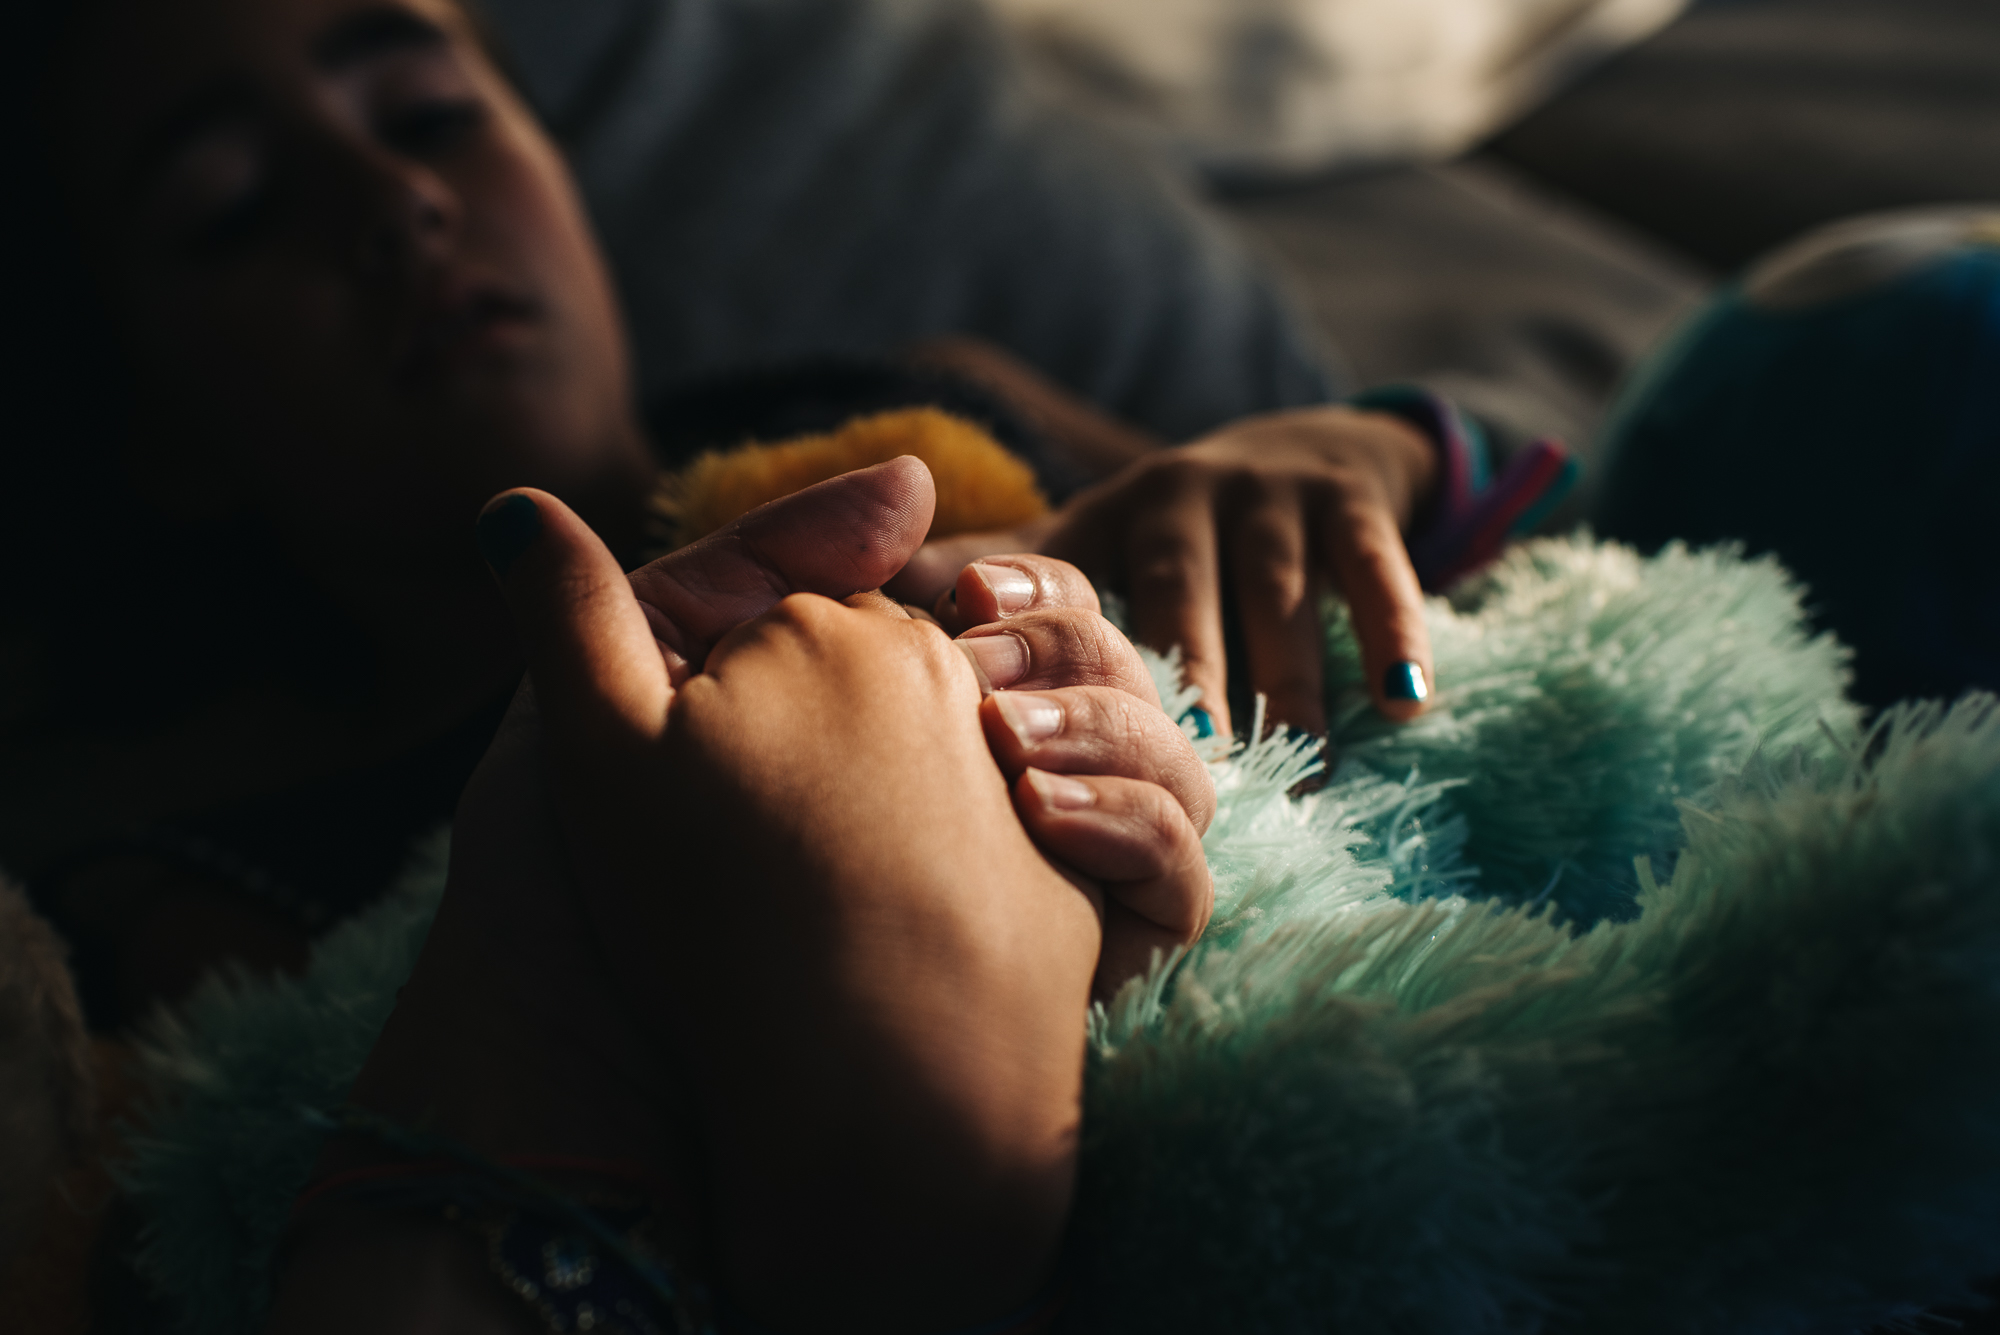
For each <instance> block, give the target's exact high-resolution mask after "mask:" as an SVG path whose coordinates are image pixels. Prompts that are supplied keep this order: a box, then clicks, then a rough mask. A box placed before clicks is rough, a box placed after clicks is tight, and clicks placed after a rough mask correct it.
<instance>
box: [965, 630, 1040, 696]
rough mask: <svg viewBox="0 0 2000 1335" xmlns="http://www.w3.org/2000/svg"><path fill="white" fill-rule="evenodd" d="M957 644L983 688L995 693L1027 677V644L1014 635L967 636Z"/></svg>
mask: <svg viewBox="0 0 2000 1335" xmlns="http://www.w3.org/2000/svg"><path fill="white" fill-rule="evenodd" d="M958 643H959V645H960V647H961V648H963V649H964V650H965V656H966V657H967V658H969V659H971V660H972V666H973V668H974V669H975V670H976V671H977V672H978V673H979V674H980V675H981V677H983V678H984V680H983V681H982V682H981V683H980V684H981V685H982V686H984V687H987V688H989V689H992V690H996V691H997V690H999V689H1000V688H1002V687H1003V686H1012V685H1013V684H1014V683H1015V682H1017V681H1019V680H1020V679H1021V678H1023V677H1025V676H1027V675H1028V642H1027V641H1026V640H1024V639H1022V638H1021V637H1020V636H1018V635H968V636H966V637H965V638H964V639H962V640H960V641H959V642H958Z"/></svg>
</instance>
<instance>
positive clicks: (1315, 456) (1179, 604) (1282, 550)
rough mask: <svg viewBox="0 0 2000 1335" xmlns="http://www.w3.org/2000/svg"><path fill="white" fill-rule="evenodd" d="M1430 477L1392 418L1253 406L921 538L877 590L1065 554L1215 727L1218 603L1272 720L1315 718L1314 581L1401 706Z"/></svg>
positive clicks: (1419, 614)
mask: <svg viewBox="0 0 2000 1335" xmlns="http://www.w3.org/2000/svg"><path fill="white" fill-rule="evenodd" d="M1018 374H1019V373H1018V372H1017V375H1018ZM1057 393H1059V391H1055V390H1053V389H1052V388H1050V389H1047V390H1044V396H1045V397H1047V396H1053V395H1055V394H1057ZM1079 407H1080V406H1079ZM1437 479H1438V462H1437V451H1436V449H1435V448H1434V447H1433V446H1432V445H1431V443H1430V442H1429V441H1428V440H1427V439H1426V438H1425V437H1424V435H1423V433H1422V432H1420V431H1418V430H1417V429H1416V428H1415V427H1414V426H1412V425H1411V424H1410V423H1408V422H1405V421H1404V420H1402V419H1401V418H1400V417H1397V416H1394V415H1392V414H1389V413H1382V412H1370V411H1357V410H1354V409H1350V408H1343V407H1325V408H1304V409H1296V410H1292V411H1288V412H1279V413H1269V414H1266V415H1264V416H1260V417H1251V418H1245V419H1244V420H1242V421H1238V422H1232V423H1230V424H1229V425H1228V426H1225V427H1222V428H1220V429H1219V430H1217V431H1214V432H1212V433H1211V434H1209V435H1208V436H1205V437H1203V438H1202V439H1200V440H1197V441H1194V442H1192V443H1191V444H1187V445H1182V446H1179V447H1177V448H1174V449H1153V450H1150V451H1145V452H1142V453H1138V454H1137V455H1136V457H1134V458H1132V459H1131V461H1130V462H1128V463H1126V464H1124V465H1123V466H1122V467H1120V468H1119V469H1118V470H1117V471H1116V472H1114V473H1112V474H1111V476H1109V477H1107V478H1105V480H1103V481H1102V482H1099V483H1098V484H1097V485H1096V486H1094V487H1091V488H1089V489H1087V490H1085V491H1083V492H1081V493H1079V494H1078V495H1077V496H1075V497H1074V498H1072V499H1071V500H1070V501H1069V502H1068V503H1067V504H1066V505H1064V506H1063V507H1062V509H1060V510H1058V511H1057V512H1056V513H1055V514H1053V515H1049V516H1046V517H1044V518H1042V519H1038V520H1035V521H1034V522H1033V523H1032V524H1029V525H1027V526H1026V527H1024V528H1022V529H1018V530H1011V531H1004V532H993V533H967V534H961V535H958V536H955V537H951V538H946V539H942V540H940V541H938V542H935V543H931V544H929V545H928V546H926V547H925V549H924V550H923V552H921V553H920V554H919V555H918V557H917V558H916V559H915V560H913V561H912V562H911V563H910V565H909V567H908V568H907V569H906V570H905V571H904V572H903V574H902V575H900V576H899V577H898V579H897V581H896V582H895V584H894V585H892V586H891V590H892V592H895V593H897V594H898V595H899V596H903V597H908V598H912V599H916V600H919V601H928V600H929V599H930V598H932V597H935V596H937V591H938V590H939V589H941V588H945V587H946V586H947V585H948V583H949V581H950V580H951V579H952V578H953V576H954V574H955V572H956V571H957V570H959V569H960V568H961V567H962V566H963V565H964V564H965V563H966V562H969V561H975V560H979V559H981V558H983V557H984V556H985V555H986V554H988V553H991V552H1001V551H1008V550H1020V549H1031V550H1034V551H1039V552H1045V553H1047V554H1049V555H1051V556H1056V557H1060V558H1062V559H1064V560H1066V561H1071V562H1074V563H1075V564H1076V565H1077V566H1079V567H1081V569H1082V570H1083V571H1084V572H1085V573H1086V574H1087V575H1089V576H1090V577H1091V578H1092V579H1096V580H1099V581H1101V582H1103V583H1105V584H1107V585H1109V586H1110V587H1113V588H1117V589H1120V590H1122V591H1123V592H1124V593H1125V594H1126V595H1127V597H1128V598H1129V599H1130V603H1131V622H1132V632H1133V635H1134V637H1135V638H1136V639H1138V640H1139V641H1140V642H1141V643H1143V644H1150V645H1153V646H1154V647H1156V648H1158V649H1160V650H1162V651H1165V650H1167V649H1171V648H1174V647H1179V648H1180V650H1181V652H1182V654H1183V662H1184V663H1185V665H1186V669H1187V676H1188V681H1189V682H1190V683H1191V684H1193V685H1196V686H1200V687H1201V688H1202V700H1201V703H1202V707H1203V708H1204V709H1206V710H1207V711H1208V713H1209V714H1210V715H1211V717H1212V718H1213V719H1214V723H1215V726H1216V728H1217V729H1218V730H1220V731H1222V732H1225V733H1226V732H1228V731H1229V729H1230V713H1229V704H1228V663H1227V654H1226V653H1225V649H1224V629H1223V603H1224V600H1225V598H1230V599H1233V600H1234V602H1235V606H1236V610H1237V615H1238V617H1239V618H1240V621H1241V626H1242V634H1243V641H1244V644H1243V648H1244V654H1245V659H1246V663H1247V667H1248V669H1249V677H1250V680H1249V686H1250V688H1251V690H1253V691H1257V692H1262V693H1263V694H1264V695H1265V696H1266V697H1268V699H1269V706H1270V712H1269V717H1270V718H1271V719H1272V720H1273V721H1277V722H1284V723H1289V724H1291V725H1292V726H1293V727H1296V728H1300V729H1302V730H1304V731H1306V732H1312V733H1318V732H1324V731H1325V730H1326V710H1325V706H1324V704H1323V703H1322V699H1321V693H1320V660H1321V655H1322V653H1323V652H1324V648H1323V645H1322V643H1321V638H1320V626H1319V608H1318V595H1319V593H1320V592H1322V591H1324V590H1329V589H1331V590H1334V591H1338V592H1339V593H1340V594H1341V596H1342V597H1344V598H1345V599H1346V600H1347V603H1348V605H1349V607H1350V608H1351V609H1352V611H1353V614H1354V625H1355V631H1356V635H1357V636H1358V638H1359V639H1360V642H1361V648H1362V653H1363V656H1364V659H1365V660H1366V661H1365V664H1364V666H1365V668H1366V671H1367V679H1368V681H1369V682H1370V683H1371V688H1372V690H1373V693H1374V698H1375V705H1376V707H1377V708H1378V709H1379V710H1381V711H1382V713H1383V714H1385V715H1387V716H1388V717H1390V718H1394V719H1408V718H1414V717H1415V716H1416V715H1418V714H1420V713H1422V712H1423V708H1424V705H1423V702H1422V701H1421V700H1411V699H1403V698H1397V697H1393V696H1391V695H1390V694H1389V693H1388V691H1387V689H1386V686H1385V674H1386V673H1387V670H1388V669H1389V668H1390V666H1391V665H1393V664H1399V663H1414V664H1416V666H1417V670H1418V671H1419V672H1420V673H1421V674H1422V677H1423V680H1424V681H1425V682H1426V683H1430V682H1432V681H1433V675H1432V663H1431V650H1430V640H1429V636H1428V634H1427V632H1426V631H1425V629H1424V619H1423V590H1422V588H1421V586H1420V585H1419V583H1418V580H1417V575H1416V571H1415V569H1414V568H1413V567H1412V565H1411V563H1410V556H1409V553H1408V551H1407V550H1406V549H1405V547H1404V544H1403V534H1404V533H1405V532H1408V531H1409V530H1410V529H1411V527H1412V525H1413V523H1415V522H1416V520H1417V519H1418V517H1419V516H1420V515H1421V514H1422V513H1423V510H1424V507H1425V505H1426V503H1427V502H1428V501H1429V500H1430V498H1431V496H1432V494H1433V492H1434V491H1435V489H1436V483H1437Z"/></svg>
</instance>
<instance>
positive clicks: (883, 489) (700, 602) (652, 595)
mask: <svg viewBox="0 0 2000 1335" xmlns="http://www.w3.org/2000/svg"><path fill="white" fill-rule="evenodd" d="M936 504H937V490H936V488H935V486H934V485H933V484H932V482H931V474H930V470H929V469H928V468H926V467H925V466H924V465H923V463H922V461H920V460H918V459H915V458H912V457H910V456H909V455H904V456H902V457H901V458H897V459H891V460H889V461H888V462H887V463H880V464H876V465H875V466H874V467H872V468H859V469H856V470H855V471H853V472H851V473H843V474H841V475H840V476H839V477H835V478H829V479H828V480H827V481H825V482H820V483H817V484H815V485H813V486H810V487H807V488H805V489H804V490H803V491H797V492H794V493H792V494H791V495H790V496H786V497H784V498H783V499H781V500H776V501H772V502H771V503H770V504H768V505H762V506H759V507H758V508H756V509H755V510H752V511H751V512H750V513H748V514H746V515H744V516H743V517H742V518H741V519H738V520H736V521H735V522H733V523H731V524H728V525H725V526H724V527H723V528H720V529H718V530H716V531H715V532H714V533H711V534H709V535H708V536H707V537H705V538H703V539H701V540H700V541H699V542H696V543H693V544H691V545H689V546H687V547H683V548H681V549H680V550H679V551H677V552H670V553H668V554H667V555H666V556H663V557H661V558H660V559H659V560H657V561H654V562H653V563H652V564H651V565H648V566H645V567H643V568H641V569H639V570H635V571H633V572H632V588H633V590H634V591H635V592H636V593H637V594H638V597H639V602H640V604H641V606H642V607H643V608H644V610H645V613H646V618H647V622H648V624H650V625H651V626H652V628H653V634H654V635H655V636H657V637H658V639H659V641H660V645H661V648H662V651H664V652H665V653H667V655H668V662H669V666H670V669H671V671H673V672H674V674H675V679H676V680H679V678H680V676H681V675H683V674H685V673H686V672H688V671H699V670H700V669H701V665H702V663H703V661H704V660H706V659H707V657H708V651H709V648H710V647H711V646H712V645H713V644H714V643H715V642H716V641H717V640H719V639H721V638H722V637H723V636H724V635H727V634H728V633H729V632H730V631H732V630H734V629H736V627H738V626H740V625H742V624H743V623H744V622H746V621H748V620H750V619H751V618H752V617H757V616H762V615H763V614H764V613H765V612H768V611H769V610H770V609H771V608H772V607H773V606H775V605H776V604H777V603H778V602H779V600H781V599H783V598H784V597H785V596H786V595H788V594H793V593H817V594H821V595H824V596H825V597H828V598H845V597H848V596H849V595H850V594H855V593H860V592H861V591H863V590H865V589H875V588H880V587H881V586H882V585H883V584H885V583H887V582H888V580H889V578H890V577H891V576H893V575H894V574H895V573H896V572H897V571H898V570H901V569H902V568H903V564H904V562H906V561H908V560H909V559H910V556H911V554H912V553H914V552H915V551H916V550H917V548H918V547H919V546H921V545H922V544H923V541H924V535H925V534H926V533H927V532H929V530H930V526H931V514H932V511H933V510H934V509H935V507H936Z"/></svg>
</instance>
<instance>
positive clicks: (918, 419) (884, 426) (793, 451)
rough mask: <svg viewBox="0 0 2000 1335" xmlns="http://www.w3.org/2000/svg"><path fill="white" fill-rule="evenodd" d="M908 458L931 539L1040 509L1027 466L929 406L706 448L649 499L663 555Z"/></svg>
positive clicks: (1044, 505)
mask: <svg viewBox="0 0 2000 1335" xmlns="http://www.w3.org/2000/svg"><path fill="white" fill-rule="evenodd" d="M904 454H913V455H915V456H916V457H917V458H919V459H921V460H923V461H924V463H925V465H926V466H927V467H929V469H930V470H931V478H932V480H933V481H934V482H935V483H936V484H937V513H936V515H935V516H934V517H933V518H932V520H931V530H930V536H931V537H933V538H948V537H950V536H952V535H953V534H955V533H977V532H982V531H984V530H987V529H998V528H1012V527H1014V526H1015V525H1017V524H1024V523H1026V522H1027V521H1029V520H1030V519H1034V518H1036V517H1038V516H1040V515H1044V514H1047V513H1048V508H1049V505H1048V501H1047V499H1046V498H1045V497H1044V496H1043V495H1042V492H1041V488H1039V487H1038V486H1036V485H1035V473H1034V470H1033V469H1032V468H1030V467H1029V466H1028V465H1027V464H1026V463H1024V462H1022V461H1021V460H1020V459H1018V458H1016V457H1015V456H1014V455H1012V454H1009V453H1008V452H1007V450H1006V448H1005V447H1003V446H1002V445H1001V444H1000V443H999V442H998V441H996V440H994V439H993V437H992V436H990V435H988V434H987V433H986V432H985V431H983V430H981V429H980V428H979V427H977V426H975V425H973V424H972V423H971V422H968V421H966V420H965V419H964V418H960V417H954V416H952V415H951V414H949V413H944V412H940V411H938V410H937V409H936V408H903V409H898V410H896V411H894V412H886V413H877V414H875V415H874V416H872V417H857V418H855V419H854V420H853V421H851V422H849V423H847V425H845V426H843V427H841V428H840V429H839V430H838V431H834V432H831V433H829V434H827V435H822V436H799V437H796V438H794V439H792V440H783V441H778V442H775V443H773V444H763V443H760V442H757V441H751V442H749V443H747V444H744V445H740V446H738V447H737V448H735V449H733V450H726V451H722V450H711V451H709V452H708V453H706V454H703V455H702V456H701V457H700V458H698V459H696V460H695V461H694V462H693V463H691V464H689V465H688V466H687V467H686V468H683V469H681V470H680V471H679V472H677V473H670V474H668V475H667V476H666V478H665V479H664V480H663V481H662V482H661V483H660V486H659V490H658V491H656V492H655V493H654V495H653V515H654V519H655V521H656V523H657V524H658V526H659V537H660V538H661V540H662V541H663V542H664V544H665V548H664V549H665V550H672V549H673V548H676V547H684V546H686V545H687V544H688V543H690V542H693V541H694V540H695V539H696V538H699V537H702V536H704V535H706V534H709V533H713V532H714V531H715V530H716V529H718V528H721V527H722V526H723V525H724V524H727V523H728V522H729V521H730V520H732V519H736V518H739V517H740V516H742V515H744V514H747V513H749V512H750V511H751V510H754V509H756V508H757V507H758V506H760V505H763V504H765V503H767V502H769V501H775V500H777V499H778V498H779V497H781V496H789V495H791V494H792V493H793V492H795V491H798V490H800V489H801V488H804V487H809V486H811V485H812V484H813V483H815V482H824V481H825V480H826V479H827V478H830V477H838V476H839V475H840V474H842V473H846V472H851V471H852V470H854V469H856V468H866V467H868V466H869V465H870V464H879V463H883V462H886V461H887V460H890V459H894V458H896V457H897V456H898V455H904Z"/></svg>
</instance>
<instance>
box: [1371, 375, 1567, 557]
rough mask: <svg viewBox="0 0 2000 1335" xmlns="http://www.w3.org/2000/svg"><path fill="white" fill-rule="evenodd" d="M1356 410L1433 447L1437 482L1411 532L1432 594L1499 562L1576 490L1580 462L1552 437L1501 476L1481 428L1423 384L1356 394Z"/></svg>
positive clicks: (1515, 460)
mask: <svg viewBox="0 0 2000 1335" xmlns="http://www.w3.org/2000/svg"><path fill="white" fill-rule="evenodd" d="M1349 406H1351V407H1353V408H1355V409H1357V410H1361V411H1374V412H1380V413H1386V414H1389V415H1391V416H1394V417H1397V418H1399V419H1401V420H1402V421H1404V422H1405V423H1407V424H1408V425H1410V426H1411V427H1413V428H1416V429H1418V430H1420V431H1421V432H1422V433H1423V435H1424V436H1425V437H1426V439H1427V440H1428V441H1429V443H1430V446H1431V455H1432V458H1433V459H1434V461H1435V464H1436V474H1435V481H1434V483H1433V484H1432V486H1431V488H1430V493H1429V496H1428V498H1427V499H1426V500H1425V501H1424V503H1422V504H1420V505H1418V506H1417V507H1415V509H1414V512H1413V515H1412V518H1411V520H1410V522H1408V523H1407V524H1406V525H1405V528H1404V532H1405V536H1406V539H1407V541H1408V543H1409V550H1410V562H1411V564H1412V565H1414V566H1415V567H1416V571H1417V578H1418V579H1419V580H1420V581H1421V582H1422V584H1423V586H1424V588H1425V589H1428V590H1431V591H1434V592H1435V591H1438V590H1442V589H1444V588H1447V587H1449V586H1450V585H1451V584H1452V583H1454V582H1456V581H1457V580H1458V579H1459V578H1461V577H1462V576H1464V575H1467V574H1469V573H1471V572H1472V571H1474V570H1476V569H1478V568H1479V567H1480V566H1482V565H1485V564H1486V563H1487V562H1488V561H1491V560H1492V559H1493V558H1494V557H1496V556H1498V555H1499V554H1500V550H1501V548H1503V547H1504V546H1506V544H1507V543H1508V542H1509V541H1510V540H1511V539H1513V538H1516V537H1520V536H1523V535H1525V534H1526V533H1528V532H1530V531H1531V530H1532V529H1533V528H1534V526H1535V525H1536V524H1537V523H1539V522H1540V521H1541V520H1542V519H1543V518H1544V517H1545V516H1546V515H1547V514H1548V513H1549V511H1550V510H1552V509H1553V508H1554V507H1555V505H1556V503H1557V502H1558V501H1560V500H1561V499H1562V498H1563V496H1564V495H1565V494H1567V493H1568V491H1569V489H1570V488H1571V487H1572V486H1573V485H1575V482H1576V475H1577V465H1576V460H1575V459H1574V458H1573V457H1572V456H1571V454H1570V452H1569V450H1568V449H1567V448H1566V447H1565V446H1564V445H1563V444H1562V442H1560V441H1557V440H1554V439H1549V438H1545V439H1541V440H1537V441H1535V442H1533V443H1532V444H1530V445H1529V446H1528V447H1527V448H1526V449H1523V450H1522V451H1520V452H1519V453H1518V454H1516V455H1515V456H1514V457H1513V458H1511V459H1509V460H1508V461H1507V465H1506V467H1505V468H1504V469H1502V470H1500V472H1499V473H1498V475H1497V476H1496V475H1495V474H1494V472H1493V470H1492V467H1491V463H1490V460H1489V454H1488V449H1487V444H1486V437H1485V433H1484V432H1483V431H1482V430H1481V429H1480V427H1479V424H1478V423H1477V422H1475V421H1473V420H1472V419H1471V418H1469V417H1467V416H1465V415H1464V414H1463V413H1461V412H1460V411H1459V410H1458V409H1457V407H1455V406H1454V405H1453V404H1452V403H1451V401H1450V400H1448V399H1446V398H1445V397H1444V396H1443V395H1440V394H1434V393H1432V392H1430V391H1429V390H1426V389H1423V388H1420V387H1418V386H1415V385H1385V386H1382V387H1381V388H1379V389H1373V390H1369V391H1367V392H1366V393H1363V394H1358V395H1356V396H1355V397H1354V398H1352V399H1350V400H1349Z"/></svg>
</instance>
